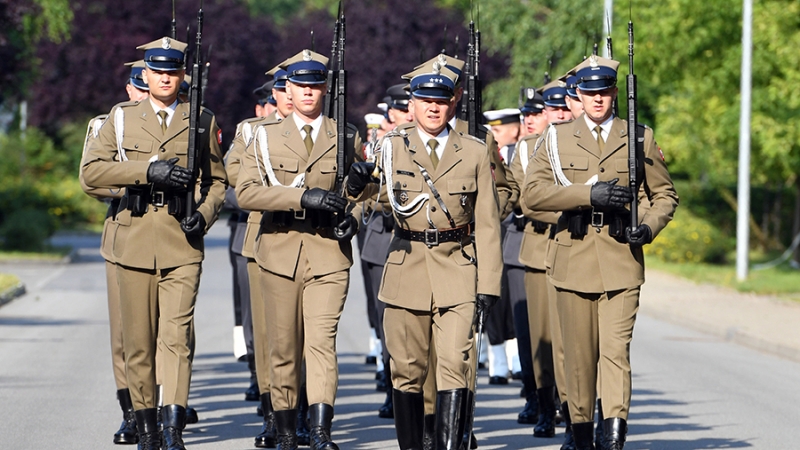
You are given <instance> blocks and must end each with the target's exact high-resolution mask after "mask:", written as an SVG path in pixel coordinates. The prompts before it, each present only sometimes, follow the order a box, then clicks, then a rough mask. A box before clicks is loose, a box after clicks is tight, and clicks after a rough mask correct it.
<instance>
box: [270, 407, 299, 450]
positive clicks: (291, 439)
mask: <svg viewBox="0 0 800 450" xmlns="http://www.w3.org/2000/svg"><path fill="white" fill-rule="evenodd" d="M273 414H275V428H276V429H277V430H278V447H277V448H278V450H297V435H296V434H295V431H296V429H297V410H296V409H284V410H282V411H275V412H274V413H273Z"/></svg>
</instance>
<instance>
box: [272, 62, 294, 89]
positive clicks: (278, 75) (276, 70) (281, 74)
mask: <svg viewBox="0 0 800 450" xmlns="http://www.w3.org/2000/svg"><path fill="white" fill-rule="evenodd" d="M284 62H286V61H284ZM281 64H283V63H281ZM281 64H278V65H277V66H275V67H273V68H272V69H270V70H269V72H267V75H271V76H272V81H274V82H275V84H274V85H273V86H272V87H273V88H274V89H286V80H287V79H288V78H289V72H287V71H285V70H283V69H281Z"/></svg>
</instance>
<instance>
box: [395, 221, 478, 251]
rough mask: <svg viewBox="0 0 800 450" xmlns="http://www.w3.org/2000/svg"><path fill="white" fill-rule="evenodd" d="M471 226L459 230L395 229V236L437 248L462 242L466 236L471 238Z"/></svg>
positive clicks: (464, 226)
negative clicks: (443, 244)
mask: <svg viewBox="0 0 800 450" xmlns="http://www.w3.org/2000/svg"><path fill="white" fill-rule="evenodd" d="M470 228H471V227H470V225H469V224H467V225H463V226H460V227H457V228H446V229H438V228H429V229H427V230H423V231H413V230H406V229H403V228H399V227H397V228H395V229H394V235H395V236H397V237H399V238H400V239H405V240H407V241H417V242H423V243H425V245H427V246H428V247H435V246H437V245H439V244H441V243H444V242H460V241H461V240H462V239H464V237H465V236H469V233H470Z"/></svg>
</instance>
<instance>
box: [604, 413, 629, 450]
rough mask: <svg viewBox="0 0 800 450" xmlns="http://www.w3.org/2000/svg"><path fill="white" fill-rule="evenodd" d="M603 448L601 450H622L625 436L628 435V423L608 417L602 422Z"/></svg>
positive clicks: (617, 418)
mask: <svg viewBox="0 0 800 450" xmlns="http://www.w3.org/2000/svg"><path fill="white" fill-rule="evenodd" d="M603 431H604V432H605V443H604V444H605V447H604V448H603V450H622V448H623V447H624V446H625V435H626V434H628V423H627V422H626V421H625V419H620V418H619V417H609V418H608V419H605V420H604V421H603Z"/></svg>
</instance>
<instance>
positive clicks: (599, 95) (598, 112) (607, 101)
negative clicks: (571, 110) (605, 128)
mask: <svg viewBox="0 0 800 450" xmlns="http://www.w3.org/2000/svg"><path fill="white" fill-rule="evenodd" d="M578 97H580V99H581V103H583V111H584V113H585V114H586V117H588V118H589V119H591V120H592V122H594V123H596V124H601V123H603V122H605V121H606V119H608V118H609V117H611V112H612V111H611V105H612V104H613V102H614V99H615V98H617V88H616V86H615V87H613V88H609V89H603V90H602V91H587V92H583V91H581V90H580V89H578Z"/></svg>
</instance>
